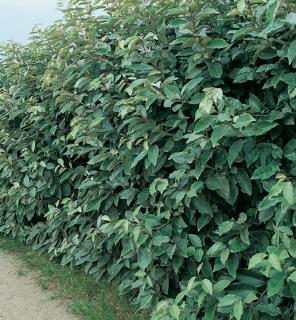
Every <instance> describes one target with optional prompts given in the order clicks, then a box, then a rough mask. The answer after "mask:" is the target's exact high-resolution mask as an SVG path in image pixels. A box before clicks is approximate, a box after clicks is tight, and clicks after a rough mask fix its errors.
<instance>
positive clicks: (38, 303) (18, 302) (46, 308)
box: [0, 252, 76, 320]
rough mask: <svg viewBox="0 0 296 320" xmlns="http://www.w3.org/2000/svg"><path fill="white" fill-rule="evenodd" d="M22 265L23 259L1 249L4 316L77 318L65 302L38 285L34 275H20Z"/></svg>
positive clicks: (0, 312) (7, 319)
mask: <svg viewBox="0 0 296 320" xmlns="http://www.w3.org/2000/svg"><path fill="white" fill-rule="evenodd" d="M20 268H21V265H20V262H18V261H16V259H15V258H14V257H12V256H11V255H9V254H7V253H3V252H0V289H1V290H0V319H1V320H2V319H3V320H18V319H22V320H41V319H42V320H72V319H76V318H75V317H74V315H71V314H70V312H68V311H67V310H66V308H65V306H64V305H63V304H61V303H60V302H58V301H57V300H53V299H51V297H50V295H49V293H48V292H46V291H44V290H42V289H41V288H40V287H38V286H37V285H36V284H35V282H34V280H33V278H32V276H31V277H30V276H29V275H28V274H26V276H24V275H20V271H19V270H21V269H20Z"/></svg>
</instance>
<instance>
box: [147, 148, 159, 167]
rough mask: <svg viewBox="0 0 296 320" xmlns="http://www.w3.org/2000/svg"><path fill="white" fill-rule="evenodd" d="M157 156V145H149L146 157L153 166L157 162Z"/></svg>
mask: <svg viewBox="0 0 296 320" xmlns="http://www.w3.org/2000/svg"><path fill="white" fill-rule="evenodd" d="M158 156H159V147H158V146H157V145H153V146H151V147H150V148H149V150H148V158H149V160H150V162H151V163H152V164H153V165H154V166H156V164H157V159H158Z"/></svg>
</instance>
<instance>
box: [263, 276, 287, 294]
mask: <svg viewBox="0 0 296 320" xmlns="http://www.w3.org/2000/svg"><path fill="white" fill-rule="evenodd" d="M284 281H285V276H284V274H283V273H281V272H278V271H276V272H275V273H274V274H273V275H272V277H271V278H270V279H269V281H268V285H267V296H268V297H272V296H274V295H275V294H277V293H278V292H279V291H280V290H282V289H283V286H284Z"/></svg>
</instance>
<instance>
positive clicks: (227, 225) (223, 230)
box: [218, 221, 234, 236]
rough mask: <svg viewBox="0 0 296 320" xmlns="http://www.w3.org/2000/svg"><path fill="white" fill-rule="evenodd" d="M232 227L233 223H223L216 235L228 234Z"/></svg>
mask: <svg viewBox="0 0 296 320" xmlns="http://www.w3.org/2000/svg"><path fill="white" fill-rule="evenodd" d="M233 227H234V222H233V221H224V222H223V223H221V224H220V226H219V228H218V233H219V235H220V236H221V235H223V234H225V233H228V232H229V231H230V230H231V229H232V228H233Z"/></svg>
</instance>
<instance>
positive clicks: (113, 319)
mask: <svg viewBox="0 0 296 320" xmlns="http://www.w3.org/2000/svg"><path fill="white" fill-rule="evenodd" d="M80 319H81V320H83V319H84V320H122V319H124V320H147V319H148V315H147V314H145V313H142V312H139V311H136V309H135V308H134V307H132V306H131V305H130V304H129V303H128V298H127V297H126V296H121V295H119V293H118V290H117V288H116V286H114V285H112V284H109V283H107V282H106V281H104V280H100V281H99V282H96V281H95V279H94V277H92V276H87V275H85V274H84V271H83V270H79V269H76V268H74V269H71V268H70V267H62V266H60V265H58V264H57V263H56V262H54V261H50V260H49V257H48V256H46V255H40V254H38V253H36V252H32V250H31V248H30V247H28V246H24V245H22V244H21V243H19V242H18V241H16V240H12V239H8V238H0V320H80Z"/></svg>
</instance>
